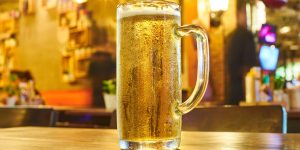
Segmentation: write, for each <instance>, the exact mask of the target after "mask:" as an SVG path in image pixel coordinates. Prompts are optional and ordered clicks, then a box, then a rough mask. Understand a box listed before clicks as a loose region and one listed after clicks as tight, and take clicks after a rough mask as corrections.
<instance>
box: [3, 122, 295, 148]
mask: <svg viewBox="0 0 300 150" xmlns="http://www.w3.org/2000/svg"><path fill="white" fill-rule="evenodd" d="M181 141H182V142H181V146H180V149H182V150H199V149H205V150H207V149H214V150H219V149H226V150H227V149H230V150H241V149H256V150H257V149H292V150H296V149H300V134H273V133H239V132H186V131H183V132H182V140H181ZM0 149H5V150H114V149H116V150H117V149H119V146H118V136H117V131H116V130H111V129H76V128H46V127H18V128H6V129H0Z"/></svg>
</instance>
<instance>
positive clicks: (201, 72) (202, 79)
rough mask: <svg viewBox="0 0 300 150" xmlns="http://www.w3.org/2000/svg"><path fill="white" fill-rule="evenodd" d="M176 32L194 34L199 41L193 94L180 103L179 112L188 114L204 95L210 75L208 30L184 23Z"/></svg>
mask: <svg viewBox="0 0 300 150" xmlns="http://www.w3.org/2000/svg"><path fill="white" fill-rule="evenodd" d="M175 32H176V34H177V35H178V36H180V37H184V36H187V35H194V36H195V37H196V42H197V57H198V65H197V69H198V70H197V81H196V85H195V88H194V90H193V92H192V94H191V96H190V97H189V98H188V99H187V100H186V101H185V102H184V103H181V104H179V105H178V107H177V110H178V113H179V114H181V115H182V114H186V113H188V112H190V111H191V110H192V109H194V108H195V107H196V106H197V105H198V103H199V102H200V101H201V99H202V98H203V96H204V93H205V91H206V87H207V84H208V77H209V45H208V38H207V34H206V31H205V30H204V29H203V28H201V27H199V26H195V25H184V26H180V27H177V28H176V31H175Z"/></svg>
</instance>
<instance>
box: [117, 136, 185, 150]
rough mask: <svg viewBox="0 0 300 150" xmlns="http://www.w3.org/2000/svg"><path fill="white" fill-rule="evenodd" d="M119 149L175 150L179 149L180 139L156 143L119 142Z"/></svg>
mask: <svg viewBox="0 0 300 150" xmlns="http://www.w3.org/2000/svg"><path fill="white" fill-rule="evenodd" d="M119 144H120V148H121V149H122V150H125V149H127V150H128V149H134V150H136V149H147V150H157V149H161V150H175V149H177V148H179V145H180V139H179V138H178V139H174V140H157V141H127V140H120V141H119Z"/></svg>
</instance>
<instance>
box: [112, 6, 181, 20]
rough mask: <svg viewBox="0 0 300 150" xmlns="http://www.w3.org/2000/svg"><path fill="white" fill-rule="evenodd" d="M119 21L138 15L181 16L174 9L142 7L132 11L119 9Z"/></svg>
mask: <svg viewBox="0 0 300 150" xmlns="http://www.w3.org/2000/svg"><path fill="white" fill-rule="evenodd" d="M117 13H118V14H117V19H121V18H125V17H131V16H138V15H174V16H178V17H179V16H180V12H179V11H177V10H174V9H172V8H155V7H140V8H132V9H127V10H125V9H122V8H120V9H119V8H118V12H117Z"/></svg>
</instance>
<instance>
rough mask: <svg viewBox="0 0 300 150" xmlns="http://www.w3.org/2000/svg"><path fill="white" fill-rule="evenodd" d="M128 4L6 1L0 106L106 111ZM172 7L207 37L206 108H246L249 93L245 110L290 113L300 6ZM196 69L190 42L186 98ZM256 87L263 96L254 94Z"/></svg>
mask: <svg viewBox="0 0 300 150" xmlns="http://www.w3.org/2000/svg"><path fill="white" fill-rule="evenodd" d="M123 2H126V1H124V0H1V1H0V22H1V23H0V73H1V79H0V88H1V97H0V98H1V99H0V101H1V104H2V105H35V104H36V105H40V104H43V105H51V106H76V107H90V106H92V107H105V104H104V95H103V93H108V94H110V95H114V94H115V74H116V71H115V69H116V66H115V65H116V40H115V39H116V7H117V5H118V4H119V3H123ZM173 2H175V3H178V4H180V5H181V7H182V11H181V13H182V24H191V23H193V24H197V25H200V26H202V27H204V28H205V29H206V30H207V31H208V34H209V39H210V52H211V55H210V57H211V68H210V69H211V74H210V82H209V87H208V91H207V93H206V95H205V98H204V100H203V102H201V104H202V105H223V104H234V105H238V104H240V103H243V102H245V103H246V101H245V100H246V99H247V98H246V95H247V89H248V97H249V90H250V93H251V92H252V95H251V94H250V98H248V102H249V103H247V104H250V103H253V102H258V101H264V102H273V101H276V100H278V103H280V104H283V105H284V106H287V104H286V103H288V102H282V101H283V100H281V99H282V98H281V99H280V97H282V95H284V94H285V93H286V94H288V90H287V89H297V86H298V85H299V79H300V78H299V74H300V62H299V57H300V54H299V51H298V50H299V44H300V31H299V30H300V28H299V23H300V4H299V1H298V0H222V1H217V0H173ZM239 27H241V28H239ZM238 58H239V59H238ZM196 65H197V57H196V50H195V42H194V41H193V39H192V38H190V37H188V38H185V39H184V40H183V44H182V68H183V69H182V73H183V75H182V81H183V94H184V98H186V97H187V96H188V95H189V94H190V93H191V91H192V89H193V87H194V84H195V79H196V71H197V69H196ZM252 67H255V68H252ZM250 68H252V70H251V73H252V74H250ZM257 72H258V74H259V75H257V76H256V75H255V73H257ZM247 73H249V74H247ZM247 75H248V79H249V82H248V84H247V83H246V81H245V78H246V76H247ZM254 78H255V79H254ZM252 79H253V81H252ZM256 79H257V80H256ZM250 80H251V81H250ZM255 81H259V89H257V88H252V87H250V88H249V86H250V83H251V84H252V83H254V82H255ZM234 85H236V86H234ZM246 87H248V88H246ZM232 90H234V91H235V93H238V94H233V95H232ZM253 90H254V91H257V90H258V93H259V94H257V93H254V94H253ZM294 91H295V90H293V92H294ZM277 93H279V96H278V94H277ZM274 94H275V96H274ZM276 94H277V95H276ZM257 95H259V96H260V97H259V98H257V97H255V96H257ZM251 96H252V97H251ZM253 96H254V97H255V98H253ZM233 99H234V100H233ZM247 104H245V105H247Z"/></svg>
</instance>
